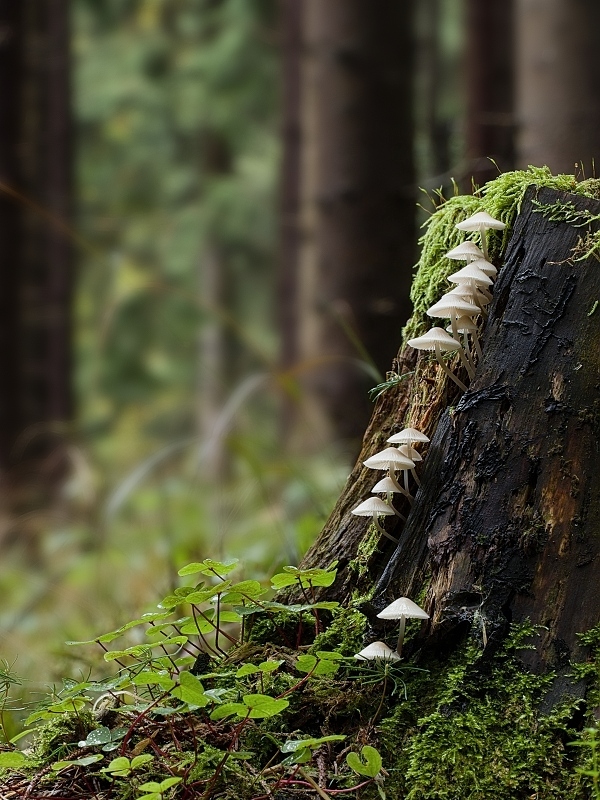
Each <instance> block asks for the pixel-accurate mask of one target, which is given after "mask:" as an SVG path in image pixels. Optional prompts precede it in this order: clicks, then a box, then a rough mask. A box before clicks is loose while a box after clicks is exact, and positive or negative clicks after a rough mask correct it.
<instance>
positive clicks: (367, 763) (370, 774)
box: [346, 744, 383, 778]
mask: <svg viewBox="0 0 600 800" xmlns="http://www.w3.org/2000/svg"><path fill="white" fill-rule="evenodd" d="M346 763H347V764H348V766H349V767H350V769H352V770H354V772H356V773H357V774H358V775H365V776H366V777H367V778H374V777H375V776H376V775H379V773H380V772H381V767H382V766H383V760H382V758H381V756H380V755H379V751H378V750H376V749H375V748H374V747H371V745H368V744H366V745H365V746H364V747H363V748H362V749H361V751H360V755H358V754H357V753H348V755H347V756H346Z"/></svg>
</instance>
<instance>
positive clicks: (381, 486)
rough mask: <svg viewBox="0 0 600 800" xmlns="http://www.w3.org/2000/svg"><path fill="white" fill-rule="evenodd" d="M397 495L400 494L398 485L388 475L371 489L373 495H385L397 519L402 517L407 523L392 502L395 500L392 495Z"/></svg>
mask: <svg viewBox="0 0 600 800" xmlns="http://www.w3.org/2000/svg"><path fill="white" fill-rule="evenodd" d="M396 493H398V489H396V484H395V483H394V481H393V480H392V479H391V478H390V477H389V476H387V475H386V476H385V478H382V479H381V480H380V481H377V483H376V484H375V486H374V487H373V488H372V489H371V494H385V496H386V498H387V502H388V505H389V507H390V508H391V509H392V511H393V512H394V514H396V516H397V517H400V519H401V520H403V521H406V517H405V516H404V515H403V514H401V513H400V512H399V511H398V509H397V508H396V507H395V506H394V504H393V502H392V500H393V498H392V495H393V494H396Z"/></svg>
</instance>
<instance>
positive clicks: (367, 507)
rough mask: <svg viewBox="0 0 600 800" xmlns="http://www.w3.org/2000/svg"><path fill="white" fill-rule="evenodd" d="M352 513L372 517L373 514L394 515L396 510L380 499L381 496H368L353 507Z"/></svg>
mask: <svg viewBox="0 0 600 800" xmlns="http://www.w3.org/2000/svg"><path fill="white" fill-rule="evenodd" d="M351 513H352V514H356V516H357V517H372V516H373V514H385V515H386V516H388V517H389V516H394V510H393V509H392V508H390V507H389V506H388V504H387V503H384V502H383V500H380V499H379V497H367V499H366V500H364V501H363V502H362V503H361V504H360V505H359V506H356V508H354V509H352V512H351Z"/></svg>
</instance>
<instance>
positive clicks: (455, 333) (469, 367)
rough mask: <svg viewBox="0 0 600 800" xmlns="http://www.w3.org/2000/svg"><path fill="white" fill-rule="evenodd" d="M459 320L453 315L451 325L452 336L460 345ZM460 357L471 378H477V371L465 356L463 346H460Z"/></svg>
mask: <svg viewBox="0 0 600 800" xmlns="http://www.w3.org/2000/svg"><path fill="white" fill-rule="evenodd" d="M457 319H458V317H457V315H456V314H453V315H452V316H451V317H450V324H451V325H452V336H453V337H454V338H455V339H456V341H457V342H458V343H459V344H460V334H459V332H458V324H457ZM458 355H459V356H460V360H461V361H462V363H463V366H464V367H465V369H466V370H467V373H468V375H469V378H474V377H475V370H474V369H473V366H472V365H471V362H470V361H469V360H468V359H467V357H466V356H465V351H464V350H463V346H462V344H461V345H460V350H459V351H458Z"/></svg>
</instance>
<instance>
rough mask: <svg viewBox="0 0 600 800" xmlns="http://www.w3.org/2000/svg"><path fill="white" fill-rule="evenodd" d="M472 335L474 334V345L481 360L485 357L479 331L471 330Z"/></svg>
mask: <svg viewBox="0 0 600 800" xmlns="http://www.w3.org/2000/svg"><path fill="white" fill-rule="evenodd" d="M471 335H472V336H473V346H474V347H475V350H476V352H477V357H478V359H479V361H481V359H482V358H483V353H482V352H481V344H480V343H479V336H477V331H471Z"/></svg>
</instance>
